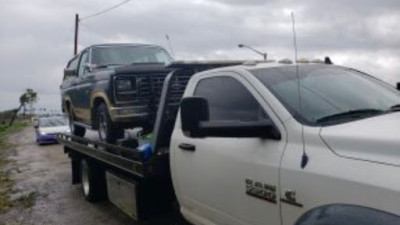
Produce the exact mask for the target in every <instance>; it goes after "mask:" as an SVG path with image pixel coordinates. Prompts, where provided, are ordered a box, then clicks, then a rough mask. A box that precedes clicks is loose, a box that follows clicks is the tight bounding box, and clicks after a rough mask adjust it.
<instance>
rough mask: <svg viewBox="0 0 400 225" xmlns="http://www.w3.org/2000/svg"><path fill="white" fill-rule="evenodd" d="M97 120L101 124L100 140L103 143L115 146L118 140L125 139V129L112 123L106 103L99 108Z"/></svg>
mask: <svg viewBox="0 0 400 225" xmlns="http://www.w3.org/2000/svg"><path fill="white" fill-rule="evenodd" d="M97 119H98V124H99V130H98V131H99V138H100V140H101V141H105V142H107V143H111V144H114V143H115V142H116V141H117V139H120V138H123V137H124V129H122V128H120V127H117V126H115V124H113V123H112V121H111V117H110V115H109V114H108V110H107V107H106V105H105V104H104V103H101V104H100V105H99V107H98V108H97Z"/></svg>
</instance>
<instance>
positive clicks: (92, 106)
mask: <svg viewBox="0 0 400 225" xmlns="http://www.w3.org/2000/svg"><path fill="white" fill-rule="evenodd" d="M99 99H101V101H102V102H104V104H106V107H107V109H108V113H109V114H110V113H111V112H110V101H109V100H108V97H107V95H106V94H105V93H104V92H103V91H102V90H94V91H93V92H92V96H91V98H90V120H91V122H92V127H93V128H95V129H97V128H98V124H97V122H96V119H95V118H96V110H95V107H96V101H97V100H99Z"/></svg>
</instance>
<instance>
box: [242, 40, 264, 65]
mask: <svg viewBox="0 0 400 225" xmlns="http://www.w3.org/2000/svg"><path fill="white" fill-rule="evenodd" d="M238 47H239V48H248V49H250V50H252V51H253V52H255V53H257V54H259V55H261V56H262V57H263V58H264V61H267V53H263V52H260V51H258V50H256V49H254V48H253V47H251V46H248V45H244V44H238Z"/></svg>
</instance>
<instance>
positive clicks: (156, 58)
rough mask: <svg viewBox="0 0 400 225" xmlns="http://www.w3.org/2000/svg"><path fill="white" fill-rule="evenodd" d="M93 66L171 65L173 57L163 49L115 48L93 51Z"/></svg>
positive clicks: (98, 48)
mask: <svg viewBox="0 0 400 225" xmlns="http://www.w3.org/2000/svg"><path fill="white" fill-rule="evenodd" d="M91 60H92V62H91V63H92V64H96V65H130V64H133V63H163V64H166V63H169V62H171V56H169V54H168V53H167V52H166V51H165V50H164V49H162V48H157V47H143V46H113V47H97V48H93V49H92V59H91Z"/></svg>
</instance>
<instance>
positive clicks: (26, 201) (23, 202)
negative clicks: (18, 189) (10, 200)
mask: <svg viewBox="0 0 400 225" xmlns="http://www.w3.org/2000/svg"><path fill="white" fill-rule="evenodd" d="M36 197H37V192H34V191H33V192H30V193H29V194H26V195H22V196H21V197H19V198H17V199H16V200H15V201H14V203H15V204H16V205H20V206H22V207H24V208H30V207H32V206H33V205H34V204H35V200H36Z"/></svg>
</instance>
